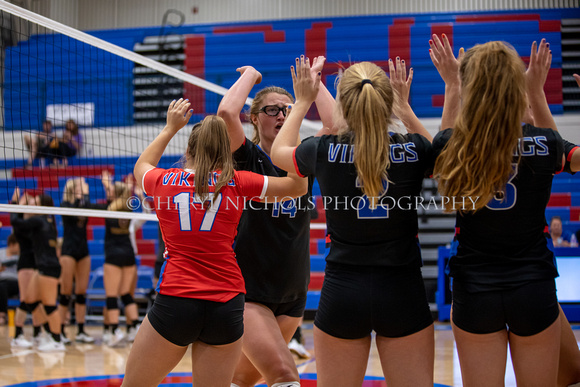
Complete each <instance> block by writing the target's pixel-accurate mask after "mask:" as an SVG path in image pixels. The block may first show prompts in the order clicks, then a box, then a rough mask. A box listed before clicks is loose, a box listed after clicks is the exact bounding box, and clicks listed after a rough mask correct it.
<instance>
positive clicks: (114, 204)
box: [102, 171, 139, 347]
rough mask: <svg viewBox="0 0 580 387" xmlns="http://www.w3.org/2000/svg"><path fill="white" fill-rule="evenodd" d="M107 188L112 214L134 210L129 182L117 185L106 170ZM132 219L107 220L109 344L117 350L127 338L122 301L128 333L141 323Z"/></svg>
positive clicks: (106, 260)
mask: <svg viewBox="0 0 580 387" xmlns="http://www.w3.org/2000/svg"><path fill="white" fill-rule="evenodd" d="M102 180H103V185H104V187H105V190H106V192H107V200H108V201H109V204H108V205H107V206H106V209H107V210H108V211H130V209H129V208H128V207H127V200H128V199H129V196H130V195H131V193H132V191H133V186H132V181H130V182H129V183H124V182H113V181H112V177H111V176H110V175H109V173H108V172H107V171H103V179H102ZM130 222H131V221H130V220H129V219H111V218H106V219H105V264H104V266H103V270H104V273H103V281H104V285H105V293H106V297H107V301H106V307H107V311H106V314H107V316H106V317H107V318H106V321H107V323H108V324H109V325H110V326H111V335H110V337H109V339H108V340H107V343H106V344H107V345H109V346H111V347H114V346H117V345H120V344H123V343H124V341H125V339H126V335H125V333H123V332H122V331H121V330H120V329H119V315H120V311H119V305H118V299H119V298H121V302H123V305H124V311H125V318H126V319H127V331H129V330H130V329H132V328H136V326H137V324H138V323H139V310H138V309H137V304H136V303H135V300H134V299H133V296H132V295H131V293H132V291H133V284H134V279H135V277H136V276H137V261H136V257H135V250H133V245H132V244H131V238H130V235H129V234H130V231H129V225H130Z"/></svg>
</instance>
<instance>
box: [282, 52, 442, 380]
mask: <svg viewBox="0 0 580 387" xmlns="http://www.w3.org/2000/svg"><path fill="white" fill-rule="evenodd" d="M397 61H398V62H399V63H398V66H397V67H398V69H397V70H398V71H397V70H395V69H394V66H393V64H392V62H391V65H390V67H391V69H392V71H391V74H392V75H391V78H392V79H393V83H396V85H397V86H396V87H397V90H398V92H396V93H395V92H394V91H393V88H395V86H394V85H391V82H390V81H389V78H388V77H387V75H386V74H385V72H384V71H383V70H381V69H380V68H379V67H378V66H376V65H375V64H372V63H370V62H362V63H357V64H354V65H352V66H350V67H349V68H348V69H347V70H346V71H345V72H344V74H343V76H342V77H341V79H340V83H339V84H338V93H337V95H338V96H337V108H338V111H339V112H340V113H341V115H342V117H343V118H344V122H345V124H346V125H347V126H346V127H344V128H342V129H341V130H340V131H339V133H340V134H339V135H338V136H336V135H327V136H322V137H317V138H310V139H306V140H305V141H304V142H303V143H302V144H300V145H299V146H298V147H296V146H295V142H294V141H293V139H294V138H295V137H296V136H297V134H298V130H299V128H300V125H301V121H302V119H303V118H304V116H305V114H306V112H307V111H308V109H309V107H310V105H311V103H312V101H313V100H314V98H315V96H316V94H317V83H318V80H316V81H313V80H312V77H311V75H310V69H309V67H310V66H309V61H308V59H306V60H304V57H301V58H300V60H298V59H297V60H296V75H294V70H292V75H293V80H294V91H295V94H296V98H297V101H296V103H295V104H294V105H293V107H292V115H290V117H289V118H288V119H287V121H286V122H285V123H284V126H283V128H282V130H281V131H280V133H279V135H278V137H277V138H276V140H275V141H274V145H273V147H272V158H273V160H274V162H275V163H277V164H278V165H280V166H281V167H282V168H284V169H288V170H293V169H292V168H295V169H294V170H296V171H297V172H298V173H299V175H308V176H312V175H313V176H316V178H317V179H318V181H319V184H320V189H321V193H322V196H323V200H324V201H325V203H326V204H325V209H326V219H327V228H328V234H329V237H330V241H331V242H330V243H331V247H330V252H329V254H328V256H327V264H326V271H325V280H324V285H323V288H322V293H321V299H320V304H319V307H318V311H317V314H316V319H315V322H314V324H315V328H314V347H315V353H316V366H317V372H318V385H319V386H321V387H327V386H339V385H340V386H357V385H361V384H362V383H363V379H364V375H365V371H366V367H367V362H368V356H369V351H370V346H371V340H372V336H371V334H372V332H373V331H375V332H376V344H377V348H378V351H379V357H380V360H381V366H382V369H383V372H384V374H385V379H386V381H387V384H388V385H389V386H402V385H413V386H432V385H433V363H434V330H433V320H432V317H431V312H430V310H429V305H428V302H427V297H426V294H425V287H424V284H423V278H422V275H421V265H422V262H421V252H420V249H419V241H418V239H417V232H418V223H417V212H416V209H415V208H414V205H413V203H414V201H415V198H418V197H419V195H420V191H421V185H422V184H421V183H422V180H423V178H424V176H425V173H426V172H427V170H429V169H430V168H431V166H432V161H433V160H432V152H431V144H430V142H429V140H427V139H426V138H425V137H423V136H421V135H419V134H405V135H402V134H389V133H388V127H389V124H390V123H391V114H392V113H393V109H394V105H395V94H397V103H396V105H397V106H396V108H395V110H396V113H397V115H398V116H399V117H400V118H401V119H402V120H403V122H405V123H406V124H410V125H411V126H413V130H414V131H420V132H422V133H424V134H425V135H427V136H428V133H427V132H426V130H425V129H424V128H423V126H422V125H421V123H420V122H419V121H418V120H417V118H416V116H415V115H414V113H413V111H412V110H411V108H410V106H409V104H408V102H407V100H406V96H407V95H408V87H409V86H410V83H411V82H410V80H406V74H405V70H404V67H402V66H403V63H404V62H401V61H399V60H398V58H397ZM429 137H430V136H429ZM407 198H408V199H407ZM385 199H386V200H385ZM391 200H393V201H394V202H393V201H391ZM332 201H334V202H332ZM393 203H394V204H393ZM397 203H399V204H400V205H398V204H397ZM409 204H411V206H408V205H409Z"/></svg>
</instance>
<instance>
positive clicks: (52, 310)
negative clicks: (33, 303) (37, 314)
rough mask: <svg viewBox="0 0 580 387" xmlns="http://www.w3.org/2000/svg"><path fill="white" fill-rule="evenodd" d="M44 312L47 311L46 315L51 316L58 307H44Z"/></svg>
mask: <svg viewBox="0 0 580 387" xmlns="http://www.w3.org/2000/svg"><path fill="white" fill-rule="evenodd" d="M44 310H45V311H46V315H47V316H50V315H51V314H52V312H54V311H55V310H56V305H44Z"/></svg>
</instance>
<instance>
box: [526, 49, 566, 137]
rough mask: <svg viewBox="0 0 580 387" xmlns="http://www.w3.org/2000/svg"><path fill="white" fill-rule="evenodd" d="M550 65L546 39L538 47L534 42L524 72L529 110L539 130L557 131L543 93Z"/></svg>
mask: <svg viewBox="0 0 580 387" xmlns="http://www.w3.org/2000/svg"><path fill="white" fill-rule="evenodd" d="M551 64H552V51H550V45H549V44H548V43H547V42H546V39H542V41H541V42H540V45H539V46H538V45H537V44H536V42H534V43H532V52H531V54H530V64H529V66H528V70H527V71H526V89H527V94H528V102H529V104H530V110H531V113H532V115H533V117H534V125H535V126H537V127H540V128H551V129H554V130H558V128H557V127H556V122H555V121H554V117H552V113H551V112H550V107H549V106H548V100H547V99H546V94H545V93H544V84H545V83H546V79H547V78H548V72H549V71H550V65H551Z"/></svg>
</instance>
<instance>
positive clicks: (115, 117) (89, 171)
mask: <svg viewBox="0 0 580 387" xmlns="http://www.w3.org/2000/svg"><path fill="white" fill-rule="evenodd" d="M0 21H1V25H0V45H1V47H0V48H1V49H0V69H1V74H0V77H1V79H0V84H1V85H2V86H1V87H2V90H1V93H0V126H1V128H2V131H1V132H0V136H1V141H0V144H1V145H0V147H1V148H2V149H1V152H2V154H3V156H4V157H3V159H2V160H1V161H0V212H1V213H7V212H24V213H25V212H32V213H54V214H72V215H79V216H98V217H113V218H143V219H151V220H154V219H156V218H155V216H154V215H151V214H140V212H141V211H142V205H141V204H142V199H141V198H139V197H138V196H137V195H133V197H132V199H131V200H132V203H130V207H131V208H132V209H133V210H134V212H129V213H119V212H114V213H106V212H104V211H96V210H89V209H67V208H60V204H61V202H62V201H63V195H64V191H65V187H66V184H67V182H68V181H69V180H70V179H79V178H82V179H84V182H85V183H86V186H88V194H89V198H90V201H91V202H105V201H106V200H107V192H106V186H107V184H106V183H105V184H104V183H103V179H105V180H107V181H108V182H110V183H113V184H114V183H115V182H128V181H130V179H131V178H132V175H131V174H132V171H133V167H134V165H135V162H136V160H137V158H138V157H139V155H140V154H141V152H142V151H143V150H144V149H145V148H146V147H147V145H148V144H149V143H150V142H151V141H152V140H153V139H154V138H155V136H156V135H157V134H158V133H159V132H160V130H161V129H162V128H163V126H164V124H165V118H166V111H167V106H168V105H169V103H170V102H171V101H172V100H174V99H178V98H188V99H189V100H190V101H191V103H192V108H193V109H194V116H193V117H192V119H191V121H190V125H191V124H192V123H194V122H197V121H199V120H201V119H203V117H205V116H206V115H208V114H216V113H217V108H218V105H219V102H220V101H221V98H222V96H223V95H224V94H225V92H226V91H227V89H225V88H224V87H222V86H220V85H217V84H214V83H211V82H208V81H206V80H204V79H202V78H201V77H199V76H198V75H201V76H203V74H198V73H196V71H197V67H196V60H197V61H199V60H203V58H196V57H195V56H191V55H190V56H189V57H188V56H187V55H186V50H192V49H195V47H193V48H192V47H186V45H185V43H184V41H185V37H184V36H183V35H156V36H144V37H143V38H142V39H139V40H136V39H135V38H134V37H129V38H127V39H119V37H118V36H116V37H115V39H109V40H114V41H116V42H117V43H119V42H121V43H120V44H112V43H110V42H109V41H107V36H106V34H107V33H108V34H111V33H112V32H111V31H104V32H103V31H102V32H99V31H96V32H94V33H93V34H87V33H84V32H82V31H79V30H76V29H74V28H71V27H68V26H66V25H63V24H61V23H58V22H55V21H54V20H51V19H49V18H46V17H43V16H41V15H38V14H35V13H33V12H30V11H28V10H25V9H23V8H20V7H17V6H15V5H13V4H10V3H7V2H5V1H0ZM162 30H163V29H162ZM246 103H247V104H250V103H251V99H250V98H248V100H247V101H246ZM306 124H307V125H308V123H306ZM190 125H188V126H190ZM188 133H189V131H187V130H182V131H180V132H179V133H178V134H177V135H176V136H175V138H174V139H173V140H172V141H171V142H170V144H169V146H168V147H167V149H166V151H165V153H164V155H163V157H162V159H161V161H160V163H159V166H160V167H163V168H169V167H171V166H174V165H176V163H177V162H178V161H179V160H180V157H181V156H182V155H183V153H184V152H185V149H186V147H187V138H188ZM16 187H18V188H19V190H20V191H21V193H25V192H26V193H28V194H31V195H37V194H40V193H43V194H46V195H49V196H51V197H52V199H53V201H54V205H55V207H54V208H49V207H38V206H23V205H14V204H9V203H10V201H11V199H12V197H13V195H14V191H15V189H16ZM6 218H7V215H6V214H4V216H3V217H1V218H0V221H2V220H4V221H6Z"/></svg>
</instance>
